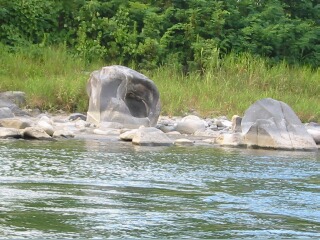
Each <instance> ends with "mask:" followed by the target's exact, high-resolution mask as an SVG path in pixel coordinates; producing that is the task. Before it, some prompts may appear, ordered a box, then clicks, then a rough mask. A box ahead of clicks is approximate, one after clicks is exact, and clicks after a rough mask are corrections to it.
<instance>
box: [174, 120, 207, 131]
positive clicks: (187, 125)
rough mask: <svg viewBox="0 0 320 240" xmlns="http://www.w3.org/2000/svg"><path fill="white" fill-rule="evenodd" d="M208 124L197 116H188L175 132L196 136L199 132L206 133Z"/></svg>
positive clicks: (179, 122) (178, 123) (177, 125)
mask: <svg viewBox="0 0 320 240" xmlns="http://www.w3.org/2000/svg"><path fill="white" fill-rule="evenodd" d="M206 126H207V123H206V121H204V120H203V119H201V118H199V117H198V116H195V115H188V116H186V117H184V118H182V119H181V120H180V121H178V122H177V124H176V128H175V130H176V131H178V132H180V133H185V134H194V133H195V132H197V131H202V132H204V131H205V130H206Z"/></svg>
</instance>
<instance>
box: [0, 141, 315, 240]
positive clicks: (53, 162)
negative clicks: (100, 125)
mask: <svg viewBox="0 0 320 240" xmlns="http://www.w3.org/2000/svg"><path fill="white" fill-rule="evenodd" d="M319 169H320V155H319V153H317V152H281V151H263V150H241V149H223V148H211V147H188V148H184V147H171V148H167V147H165V148H148V147H137V146H132V145H131V143H126V142H113V141H95V140H90V141H84V140H72V141H57V142H39V141H10V140H7V141H1V142H0V236H1V238H27V239H30V238H108V237H110V238H292V237H293V238H315V239H316V238H319V237H320V173H319Z"/></svg>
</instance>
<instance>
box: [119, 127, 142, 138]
mask: <svg viewBox="0 0 320 240" xmlns="http://www.w3.org/2000/svg"><path fill="white" fill-rule="evenodd" d="M137 131H138V129H132V130H129V131H125V132H123V133H121V134H120V139H121V140H123V141H132V139H133V138H134V136H135V135H136V133H137Z"/></svg>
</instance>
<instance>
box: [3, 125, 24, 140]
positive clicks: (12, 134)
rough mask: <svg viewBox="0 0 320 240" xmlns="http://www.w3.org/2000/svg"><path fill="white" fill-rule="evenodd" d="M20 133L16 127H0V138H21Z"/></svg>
mask: <svg viewBox="0 0 320 240" xmlns="http://www.w3.org/2000/svg"><path fill="white" fill-rule="evenodd" d="M21 137H22V134H21V133H20V131H19V130H18V129H16V128H5V127H0V138H21Z"/></svg>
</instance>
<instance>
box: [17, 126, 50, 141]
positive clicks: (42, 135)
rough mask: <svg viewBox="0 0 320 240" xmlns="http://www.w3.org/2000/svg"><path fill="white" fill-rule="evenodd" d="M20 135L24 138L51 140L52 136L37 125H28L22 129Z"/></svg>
mask: <svg viewBox="0 0 320 240" xmlns="http://www.w3.org/2000/svg"><path fill="white" fill-rule="evenodd" d="M22 136H23V138H26V139H38V140H52V137H51V136H50V135H48V134H47V133H46V132H45V131H44V130H43V129H42V128H39V127H28V128H25V129H23V130H22Z"/></svg>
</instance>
